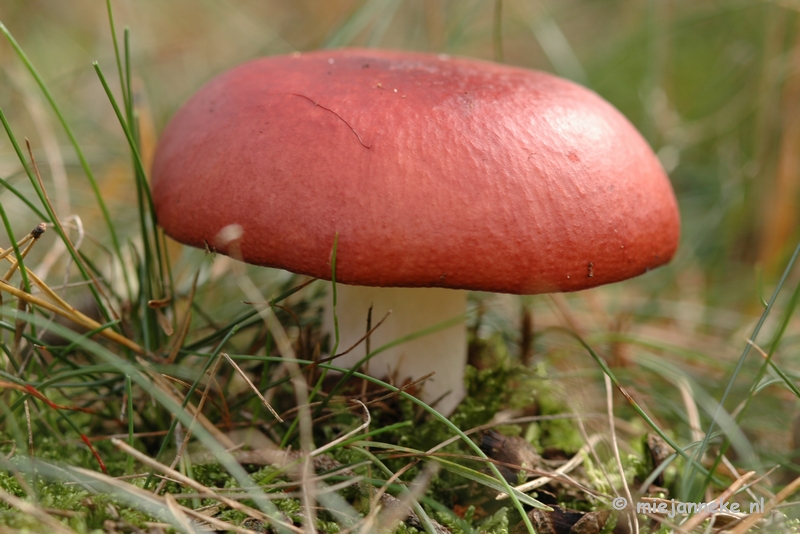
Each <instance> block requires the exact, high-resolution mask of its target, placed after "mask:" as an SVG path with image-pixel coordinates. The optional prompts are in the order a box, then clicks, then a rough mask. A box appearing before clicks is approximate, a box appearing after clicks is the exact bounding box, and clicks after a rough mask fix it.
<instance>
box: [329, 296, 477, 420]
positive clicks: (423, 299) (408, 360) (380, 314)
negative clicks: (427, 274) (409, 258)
mask: <svg viewBox="0 0 800 534" xmlns="http://www.w3.org/2000/svg"><path fill="white" fill-rule="evenodd" d="M336 292H337V304H336V315H337V317H338V320H339V347H338V349H337V352H339V353H341V352H344V351H346V350H347V349H348V348H350V347H352V346H353V345H354V344H356V343H357V342H358V340H359V339H361V338H362V337H364V334H366V332H367V314H368V312H369V307H370V305H372V326H373V327H374V326H375V325H377V324H378V323H379V322H380V321H381V319H383V318H384V317H385V316H386V314H387V313H388V312H389V311H391V314H389V316H388V317H386V320H385V321H384V322H383V324H381V325H380V327H378V328H377V329H376V330H375V331H374V332H373V333H372V334H371V335H370V350H371V351H372V352H375V351H376V350H378V349H379V348H380V347H382V346H384V345H386V344H388V343H391V342H392V341H395V340H398V339H400V338H403V337H406V336H409V335H413V334H417V333H420V332H421V331H423V330H425V329H429V328H431V327H434V326H436V325H440V324H442V323H445V322H447V321H448V320H451V319H454V318H456V317H458V316H463V315H464V313H465V312H466V309H467V292H466V291H457V290H453V289H440V288H398V287H390V288H385V287H362V286H348V285H344V284H337V285H336ZM323 332H327V333H330V334H331V347H333V339H334V337H333V298H332V296H331V295H330V292H329V295H328V297H327V302H326V305H325V312H324V316H323ZM365 351H366V346H365V343H363V342H362V343H361V344H360V345H359V346H358V347H356V348H355V349H354V350H352V351H351V352H350V353H348V354H346V355H344V356H342V357H340V358H337V359H336V360H335V361H334V362H332V363H334V364H335V365H338V366H340V367H348V368H349V367H352V366H353V365H355V364H356V363H357V362H358V361H359V360H361V359H362V358H364V356H365V355H366V352H365ZM466 364H467V331H466V322H465V321H463V320H462V321H456V323H455V324H451V325H449V326H448V327H446V328H442V329H439V330H437V331H435V332H433V333H429V334H426V335H423V336H421V337H417V338H415V339H412V340H410V341H406V342H403V343H400V344H398V345H396V346H394V347H391V348H389V349H386V350H384V351H382V352H380V354H377V355H376V356H375V357H373V358H371V359H370V360H369V362H368V364H367V365H368V368H367V372H368V374H370V375H371V376H374V377H376V378H389V382H391V383H393V384H395V385H402V384H403V383H404V382H405V381H406V379H418V378H421V377H423V376H425V375H428V374H429V373H435V374H434V375H433V376H432V377H430V378H429V379H427V380H426V381H425V382H424V384H422V391H421V392H420V393H419V394H418V395H417V396H418V397H419V398H420V399H422V400H423V401H425V402H427V403H429V404H432V403H435V405H434V407H435V408H436V409H437V410H438V411H440V412H441V413H443V414H445V415H449V414H450V413H452V412H453V410H454V409H455V407H456V406H457V405H458V403H459V402H460V401H461V399H463V397H464V394H465V391H466V390H465V388H464V369H465V367H466Z"/></svg>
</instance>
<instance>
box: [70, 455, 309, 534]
mask: <svg viewBox="0 0 800 534" xmlns="http://www.w3.org/2000/svg"><path fill="white" fill-rule="evenodd" d="M70 470H71V471H74V472H75V473H78V474H80V475H82V476H84V477H86V478H88V479H93V480H96V481H98V482H101V483H103V484H107V485H109V486H111V487H112V488H114V489H116V490H119V491H118V492H117V493H115V495H116V496H117V497H119V498H121V499H124V500H128V501H131V502H132V503H133V504H134V505H135V504H137V502H138V503H147V504H150V505H155V506H157V507H159V508H161V509H164V510H169V508H168V507H167V505H166V502H164V501H163V500H162V499H161V498H159V497H157V496H155V495H153V494H152V493H150V492H148V491H145V490H143V489H141V488H139V487H137V486H134V485H133V484H128V483H127V482H122V481H121V480H117V479H116V478H113V477H110V476H107V475H104V474H102V473H98V472H96V471H90V470H89V469H83V468H80V467H71V468H70ZM176 504H177V503H176ZM176 509H177V510H178V511H180V512H181V513H183V514H186V515H188V516H191V517H194V518H195V519H198V520H200V521H205V522H207V523H210V524H211V525H213V526H214V527H216V528H217V529H219V530H222V531H223V532H238V533H241V534H256V533H255V532H253V531H252V530H248V529H246V528H241V527H237V526H236V525H231V524H230V523H227V522H225V521H222V520H220V519H217V518H215V517H212V516H208V515H205V514H202V513H200V512H198V511H196V510H192V509H191V508H186V507H185V506H181V505H179V504H178V505H177V508H176ZM176 522H177V521H176ZM173 526H177V525H173ZM286 528H289V529H290V530H292V531H294V532H298V529H296V528H294V527H289V526H286Z"/></svg>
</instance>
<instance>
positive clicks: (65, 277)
mask: <svg viewBox="0 0 800 534" xmlns="http://www.w3.org/2000/svg"><path fill="white" fill-rule="evenodd" d="M43 5H45V6H46V8H44V9H42V8H41V6H38V5H37V7H29V5H28V4H27V3H26V2H22V1H12V2H9V3H8V4H7V5H4V8H3V11H2V12H0V23H2V24H3V25H2V27H0V30H2V33H3V34H4V36H5V38H4V40H3V41H4V42H3V44H2V45H1V46H0V65H1V66H2V68H1V69H0V87H3V88H4V89H6V88H7V89H8V90H4V91H2V92H0V120H1V121H2V123H3V126H4V131H5V134H6V135H5V139H6V140H7V141H8V142H6V141H3V142H2V143H0V180H1V181H0V218H2V220H3V227H4V230H5V237H4V238H2V239H0V241H1V242H2V244H0V246H2V252H0V262H3V263H5V264H6V266H7V272H6V270H4V271H3V272H0V275H4V277H3V278H4V281H2V282H0V295H2V301H0V349H1V350H2V354H0V451H2V453H3V454H2V456H0V463H2V467H1V468H0V501H1V502H2V504H0V530H2V529H5V530H12V529H13V530H17V531H35V532H45V531H51V532H52V531H54V532H91V531H109V532H129V531H135V529H151V530H152V531H168V530H177V531H196V530H197V529H199V528H201V527H208V528H211V529H217V530H220V531H225V530H228V531H235V532H243V531H257V532H258V531H274V532H304V531H305V532H308V531H310V530H311V528H312V527H311V525H313V526H314V528H316V529H317V531H321V532H341V531H345V530H347V531H351V532H375V531H379V530H380V529H381V528H385V529H386V530H387V531H392V532H444V531H449V532H487V533H500V532H532V531H534V529H536V530H538V531H539V532H548V530H547V529H548V528H550V527H551V525H552V524H555V525H556V526H555V527H553V528H555V529H556V530H555V531H556V532H562V531H563V532H568V531H569V529H568V528H562V527H560V526H558V525H560V523H558V521H559V520H560V519H564V521H566V523H567V524H573V523H575V522H576V521H578V520H580V521H581V523H580V525H578V527H580V528H583V529H588V530H583V531H582V532H590V533H594V532H611V531H612V530H613V531H614V532H628V531H638V532H668V531H671V530H673V529H674V530H677V531H681V530H680V529H682V531H686V532H708V531H719V530H720V529H723V528H726V529H729V530H731V531H733V532H744V531H745V530H746V529H748V528H751V529H753V530H754V531H765V532H781V531H785V532H796V531H797V530H798V529H800V526H798V519H800V512H798V510H800V508H798V507H797V506H796V505H795V500H796V499H797V494H796V491H797V490H798V487H800V468H798V463H797V462H798V454H797V448H798V447H800V436H799V435H798V432H797V430H796V427H798V423H797V421H798V420H800V418H798V417H797V409H796V407H797V405H798V399H800V390H798V373H799V372H800V371H798V363H797V359H796V358H795V357H794V356H795V354H796V352H797V347H798V344H800V322H798V319H797V314H796V308H797V304H798V300H800V267H798V265H797V257H798V251H800V247H799V246H798V245H797V243H798V242H799V241H800V221H798V217H799V216H800V215H798V214H799V213H800V210H798V209H797V203H798V199H799V198H800V167H798V164H797V159H796V157H795V155H796V153H798V150H800V134H798V132H800V129H798V127H797V124H798V122H797V119H796V116H797V115H796V114H795V113H794V112H793V110H797V109H798V108H797V106H800V84H798V80H799V79H800V78H798V76H799V75H798V72H797V64H798V63H797V58H798V57H800V55H798V54H799V52H798V50H800V48H798V47H800V37H798V35H800V33H798V31H797V23H798V20H797V12H796V10H795V9H794V8H793V7H792V5H791V4H789V3H786V4H785V5H784V4H778V3H769V2H761V1H755V0H741V1H710V0H705V1H702V2H690V1H688V0H676V1H674V2H669V3H666V2H658V1H650V2H645V3H642V2H634V1H632V0H630V1H628V0H616V1H611V0H602V1H592V2H589V1H586V0H570V1H567V2H541V3H529V2H521V1H511V0H506V1H505V2H501V1H499V0H492V1H488V0H486V1H479V0H471V1H459V2H452V1H445V0H441V1H438V2H429V3H425V4H417V3H412V2H399V1H392V0H367V1H363V2H355V1H349V0H348V1H345V0H331V1H330V2H325V3H324V4H322V3H305V2H296V3H293V4H291V5H289V4H286V3H281V2H246V1H242V2H200V3H197V2H188V1H176V2H170V3H169V4H161V3H158V4H156V3H152V2H140V3H135V4H134V3H123V2H119V3H118V2H111V1H109V2H108V3H107V6H106V7H107V9H105V10H104V9H101V8H100V6H98V5H97V4H96V3H95V2H74V3H72V5H71V7H70V9H69V10H65V9H64V6H63V5H62V4H60V3H52V2H51V3H47V2H45V3H44V4H43ZM120 22H122V23H123V25H124V26H123V25H120ZM123 27H124V29H123V30H122V31H121V32H120V31H118V28H123ZM343 45H357V46H381V47H392V48H405V49H422V50H429V51H441V52H448V53H453V54H461V55H470V56H476V57H482V58H485V59H498V60H499V59H502V60H503V61H505V62H507V63H510V64H516V65H523V66H527V67H531V68H540V69H544V70H551V71H554V72H557V73H559V74H561V75H563V76H567V77H571V78H573V79H576V80H578V81H581V82H582V83H584V84H586V85H588V86H590V87H591V88H593V89H594V90H596V91H598V92H599V93H600V94H601V95H603V96H604V97H605V98H607V99H608V100H610V101H611V102H612V103H613V104H615V105H616V106H617V107H619V108H620V109H621V110H622V111H623V112H624V113H625V114H626V115H627V116H628V117H629V118H630V119H631V120H632V121H633V122H634V123H635V124H636V125H637V126H638V127H639V129H640V130H641V131H642V132H643V133H644V134H645V135H646V136H647V138H648V140H649V141H650V142H651V143H652V145H653V147H654V149H655V150H656V151H657V152H658V154H659V156H660V157H661V158H662V161H663V162H664V165H665V167H667V169H668V170H669V171H670V174H671V178H672V179H673V184H674V186H675V189H676V193H677V195H678V198H679V202H680V205H681V212H682V219H683V227H684V237H683V241H682V244H681V249H680V251H679V254H678V256H677V257H676V259H675V260H674V261H673V263H672V264H671V265H670V266H668V267H666V268H663V269H660V270H658V271H656V272H653V273H650V274H648V275H646V276H644V277H642V278H640V279H636V280H632V281H629V282H625V283H622V284H617V285H614V286H610V287H605V288H598V289H595V290H592V291H588V292H582V293H578V294H571V295H553V296H536V297H511V296H507V295H488V294H477V293H476V294H473V295H471V297H470V299H471V300H470V302H471V310H472V311H471V313H470V314H469V315H468V319H467V320H468V324H469V325H470V362H471V364H472V367H471V368H470V369H469V372H468V377H467V380H468V388H469V395H468V397H467V399H465V401H464V403H463V404H462V406H461V407H460V408H459V409H458V410H457V411H456V413H454V414H453V415H452V416H451V417H449V418H445V417H442V416H441V415H440V414H438V413H437V412H436V411H435V409H433V408H432V407H430V406H427V405H425V404H424V403H422V402H421V401H418V400H417V399H415V398H414V397H413V395H410V394H409V392H410V391H411V389H409V388H405V389H403V388H401V389H398V388H397V387H395V386H394V385H392V384H388V383H386V382H383V381H381V380H377V379H374V378H371V377H368V376H365V375H362V374H360V373H357V372H355V371H353V372H347V371H348V370H345V369H338V368H337V367H336V363H335V360H334V361H329V362H326V363H320V362H319V361H318V360H319V358H320V357H325V356H326V351H325V347H326V346H332V345H335V344H336V340H329V343H328V344H327V345H326V342H325V340H324V339H322V338H321V334H320V331H319V330H320V322H321V319H320V314H321V311H320V310H321V302H322V299H321V297H322V295H323V294H324V292H326V291H328V290H329V289H330V284H329V283H323V282H320V281H312V280H308V279H305V278H302V277H298V276H295V275H289V274H288V273H281V272H271V271H270V270H268V269H257V268H251V267H247V266H243V265H241V264H236V263H235V262H233V261H231V260H229V259H227V258H224V257H206V256H205V255H204V254H203V252H202V251H193V250H187V249H183V248H180V247H178V246H176V245H175V244H174V243H172V242H169V241H168V240H167V239H166V238H165V237H164V236H163V234H162V233H161V231H160V230H159V229H158V227H157V225H156V221H155V218H154V215H153V211H152V207H151V202H150V198H149V189H148V185H147V184H148V182H147V171H148V168H149V164H150V161H151V158H152V151H153V147H154V144H155V141H156V134H155V132H156V131H157V130H158V129H160V127H162V126H163V124H164V123H165V121H166V120H167V119H168V117H169V116H170V114H171V113H172V112H173V111H174V110H175V109H176V108H177V106H178V105H180V103H181V102H182V101H183V100H184V99H185V98H186V97H188V95H189V94H191V92H192V91H194V90H195V89H196V88H197V86H198V85H199V84H200V83H202V81H204V80H205V79H207V78H208V77H210V76H212V75H213V74H215V73H216V72H219V71H221V70H223V69H224V68H226V67H229V66H231V65H234V64H236V63H239V62H241V61H243V60H246V59H249V58H251V57H255V56H259V55H263V54H274V53H286V52H289V51H292V50H294V49H302V50H305V49H312V48H318V47H326V46H343ZM93 62H94V63H93ZM114 78H117V79H114ZM43 221H44V222H46V224H47V231H46V232H44V234H40V233H39V232H38V231H37V232H33V233H31V234H29V231H30V229H31V228H34V227H36V225H37V224H39V223H40V222H43ZM26 236H29V237H26ZM232 296H233V297H232ZM248 302H250V303H256V304H248ZM258 303H262V304H258ZM76 325H77V326H76ZM419 335H424V332H421V333H419ZM397 342H402V340H398V341H397ZM344 348H345V349H346V348H347V347H344ZM381 350H382V348H381V347H372V348H371V349H370V351H371V353H372V354H374V353H377V352H379V351H381ZM332 352H333V353H336V352H337V349H333V350H332ZM329 369H332V370H340V371H343V372H347V375H348V378H349V379H352V380H351V381H350V382H348V383H345V382H344V381H343V380H341V376H342V375H334V374H330V375H327V374H326V370H329ZM337 377H339V378H337ZM354 384H355V385H354ZM522 483H527V486H526V487H527V488H528V489H524V490H519V491H516V490H515V491H512V489H511V488H512V486H517V485H518V484H522ZM504 493H505V494H509V493H510V494H511V499H505V500H504V499H499V500H498V498H497V497H498V496H499V495H500V496H502V494H504ZM620 497H624V498H626V499H628V501H629V502H630V501H638V502H648V503H654V504H658V503H661V502H663V503H669V502H671V501H670V500H671V499H674V500H676V501H681V502H687V503H699V502H709V501H711V500H712V499H716V498H720V497H723V498H724V499H725V500H728V501H736V502H739V503H740V504H741V505H742V507H743V509H747V506H748V505H749V504H750V503H753V502H756V503H760V502H762V501H761V499H762V498H763V499H764V500H763V502H764V503H765V504H764V507H765V509H764V510H762V512H763V513H761V514H750V515H747V516H739V517H731V516H727V517H726V516H723V515H716V516H711V517H709V516H707V515H703V514H702V513H695V514H678V515H675V516H672V517H670V516H669V515H665V514H651V515H650V516H647V515H645V514H639V515H638V516H637V517H636V518H635V520H634V518H633V516H630V515H626V514H625V513H621V514H614V513H610V511H611V509H612V503H613V502H614V499H615V498H620ZM542 504H544V505H546V506H545V507H544V508H542ZM547 506H549V507H550V508H547ZM537 507H538V508H537ZM398 509H399V510H406V509H408V510H411V511H412V512H413V513H412V516H411V518H410V519H407V520H405V521H402V520H401V519H402V518H403V516H404V515H405V513H402V514H397V513H396V511H397V510H398ZM571 510H572V511H576V512H575V513H574V514H573V515H570V514H572V513H573V512H570V511H571ZM577 511H580V512H581V513H583V514H584V515H575V514H577ZM709 520H711V521H709ZM552 522H555V523H552ZM578 527H576V529H577V528H578ZM559 528H562V529H561V530H558V529H559Z"/></svg>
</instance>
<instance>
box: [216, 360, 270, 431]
mask: <svg viewBox="0 0 800 534" xmlns="http://www.w3.org/2000/svg"><path fill="white" fill-rule="evenodd" d="M222 355H223V356H225V359H226V360H228V363H230V364H231V367H233V368H234V369H235V370H236V372H237V373H239V376H241V377H242V378H243V379H244V381H245V382H247V385H248V386H250V389H252V390H253V392H254V393H255V394H256V395H258V398H259V399H261V402H263V403H264V406H266V407H267V409H268V410H269V412H270V413H271V414H272V415H273V416H274V417H275V419H277V420H278V422H279V423H283V419H281V416H280V415H278V412H276V411H275V409H274V408H273V407H272V406H271V405H270V403H268V402H267V399H265V398H264V395H262V394H261V392H260V391H259V390H258V388H257V387H256V386H255V384H253V381H252V380H250V377H248V376H247V373H245V372H244V371H242V368H241V367H239V366H238V365H236V362H235V361H233V359H232V358H231V357H230V356H228V355H227V354H225V353H224V352H223V353H222Z"/></svg>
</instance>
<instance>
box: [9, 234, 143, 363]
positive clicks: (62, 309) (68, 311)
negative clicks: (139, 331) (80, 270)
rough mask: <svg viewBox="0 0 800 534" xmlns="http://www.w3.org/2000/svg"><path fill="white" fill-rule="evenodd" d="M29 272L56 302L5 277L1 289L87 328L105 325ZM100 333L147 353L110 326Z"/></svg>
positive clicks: (44, 291) (137, 351) (34, 280)
mask: <svg viewBox="0 0 800 534" xmlns="http://www.w3.org/2000/svg"><path fill="white" fill-rule="evenodd" d="M1 251H3V249H0V252H1ZM6 260H9V261H11V262H13V263H14V264H16V260H14V259H12V258H11V257H10V256H8V257H6ZM27 274H28V277H29V278H30V280H31V282H33V284H34V285H35V286H36V287H38V288H39V289H41V290H42V292H43V293H45V294H46V295H47V296H48V297H50V298H51V299H53V301H55V302H56V304H53V303H51V302H48V301H46V300H44V299H41V298H39V297H35V296H33V295H31V294H30V293H26V292H25V291H23V290H21V289H18V288H16V287H14V286H13V285H11V284H9V283H8V282H7V281H5V280H4V279H0V290H3V291H5V292H7V293H9V294H11V295H13V296H14V297H16V298H18V299H20V300H22V301H24V302H26V303H28V304H32V305H34V306H38V307H40V308H42V309H45V310H47V311H50V312H53V313H56V314H58V315H60V316H62V317H64V318H66V319H69V320H70V321H72V322H74V323H76V324H79V325H81V326H83V327H84V328H86V329H87V330H98V329H100V328H101V327H102V326H103V325H101V324H100V323H98V322H97V321H95V320H94V319H92V318H90V317H87V316H86V315H84V314H83V313H81V312H79V311H78V310H76V309H75V308H73V307H72V306H70V305H69V304H67V303H66V302H65V301H64V300H63V299H62V298H61V297H59V296H58V295H56V294H55V292H54V291H53V290H52V289H50V287H49V286H48V285H47V284H45V283H44V282H42V280H40V279H39V278H38V277H37V276H36V275H35V274H33V273H32V272H31V271H27ZM99 335H101V336H103V337H105V338H106V339H109V340H111V341H113V342H115V343H118V344H119V345H122V346H124V347H127V348H129V349H131V350H132V351H134V352H135V353H137V354H145V352H146V351H145V350H144V348H142V347H141V346H140V345H139V344H137V343H136V342H135V341H132V340H130V339H128V338H127V337H125V336H123V335H120V334H118V333H116V332H114V331H113V330H111V329H109V328H104V329H102V330H100V332H99Z"/></svg>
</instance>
